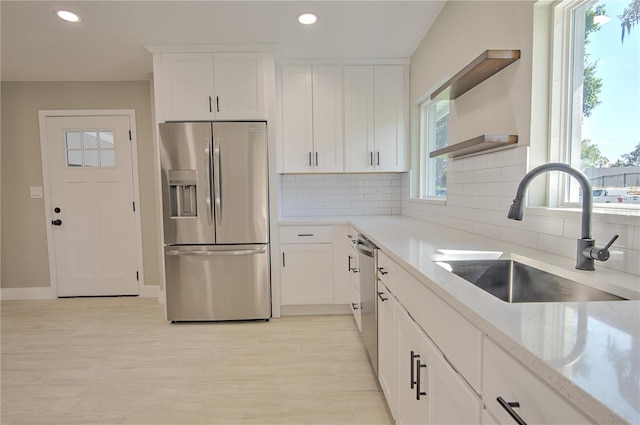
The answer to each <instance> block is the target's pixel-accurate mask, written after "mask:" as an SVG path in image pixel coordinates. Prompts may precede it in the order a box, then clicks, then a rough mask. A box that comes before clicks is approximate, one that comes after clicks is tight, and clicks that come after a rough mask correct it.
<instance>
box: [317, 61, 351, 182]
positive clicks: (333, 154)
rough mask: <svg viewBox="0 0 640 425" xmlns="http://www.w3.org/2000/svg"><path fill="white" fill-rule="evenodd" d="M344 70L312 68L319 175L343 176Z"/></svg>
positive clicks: (331, 67) (329, 67)
mask: <svg viewBox="0 0 640 425" xmlns="http://www.w3.org/2000/svg"><path fill="white" fill-rule="evenodd" d="M342 140H343V135H342V67H341V66H314V67H313V148H314V153H313V158H312V160H313V165H314V170H315V171H316V172H323V173H325V172H341V171H343V170H344V164H343V142H342Z"/></svg>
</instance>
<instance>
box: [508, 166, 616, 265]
mask: <svg viewBox="0 0 640 425" xmlns="http://www.w3.org/2000/svg"><path fill="white" fill-rule="evenodd" d="M548 171H562V172H564V173H567V174H569V175H570V176H572V177H574V178H575V179H576V180H578V183H579V184H580V187H581V188H582V229H581V236H580V239H578V247H577V254H576V269H579V270H595V267H594V259H599V260H602V261H606V259H608V258H609V252H608V250H607V249H608V247H609V246H607V247H605V248H603V249H604V250H605V251H607V252H606V258H605V255H604V254H602V255H598V253H599V252H601V251H602V250H600V249H595V241H594V240H593V239H591V215H592V212H593V192H592V190H591V182H589V179H588V178H587V176H585V175H584V173H583V172H582V171H580V170H578V169H576V168H573V167H571V166H570V165H569V164H564V163H560V162H551V163H548V164H543V165H540V166H539V167H536V168H534V169H533V170H531V171H529V172H528V173H527V174H525V176H524V177H523V178H522V180H521V181H520V185H518V190H517V192H516V197H515V199H514V200H513V204H512V205H511V207H510V208H509V214H508V215H507V217H508V218H509V219H511V220H519V221H520V220H522V216H523V202H524V195H525V193H526V191H527V187H529V183H531V180H533V179H534V178H535V177H537V176H538V175H540V174H542V173H546V172H548Z"/></svg>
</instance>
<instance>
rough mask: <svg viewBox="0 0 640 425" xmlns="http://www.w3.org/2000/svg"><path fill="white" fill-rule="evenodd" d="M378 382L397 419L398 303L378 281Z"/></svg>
mask: <svg viewBox="0 0 640 425" xmlns="http://www.w3.org/2000/svg"><path fill="white" fill-rule="evenodd" d="M377 295H378V300H377V302H378V381H379V382H380V387H381V388H382V392H384V396H385V397H386V399H387V405H388V406H389V410H391V414H392V415H393V417H394V418H397V410H398V409H397V404H398V332H397V330H396V310H397V309H398V301H397V300H396V298H395V296H394V295H393V294H392V293H391V291H390V290H389V289H388V288H387V287H386V286H385V284H384V283H383V282H381V281H380V280H378V294H377Z"/></svg>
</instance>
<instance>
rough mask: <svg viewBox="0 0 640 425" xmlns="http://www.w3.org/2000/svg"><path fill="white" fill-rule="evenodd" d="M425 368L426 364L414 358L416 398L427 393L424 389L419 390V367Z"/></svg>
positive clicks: (418, 398)
mask: <svg viewBox="0 0 640 425" xmlns="http://www.w3.org/2000/svg"><path fill="white" fill-rule="evenodd" d="M423 367H424V368H426V367H427V365H426V364H423V363H420V359H418V360H416V400H420V396H421V395H425V396H426V395H427V393H426V392H425V391H420V369H422V368H423Z"/></svg>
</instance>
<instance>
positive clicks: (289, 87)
mask: <svg viewBox="0 0 640 425" xmlns="http://www.w3.org/2000/svg"><path fill="white" fill-rule="evenodd" d="M312 93H313V85H312V78H311V67H310V66H285V67H283V68H282V143H283V151H284V158H283V159H284V163H283V171H284V172H285V173H308V172H310V171H313V161H312V156H313V102H312Z"/></svg>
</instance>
